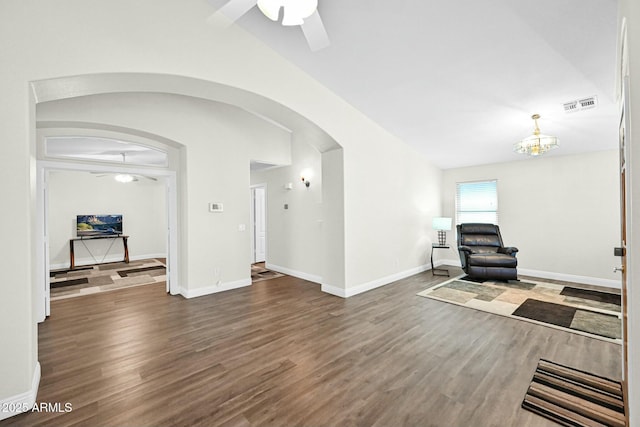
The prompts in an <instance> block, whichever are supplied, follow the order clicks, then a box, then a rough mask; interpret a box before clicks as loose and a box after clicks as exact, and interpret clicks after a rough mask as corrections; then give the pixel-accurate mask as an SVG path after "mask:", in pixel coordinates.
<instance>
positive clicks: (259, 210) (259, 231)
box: [253, 187, 267, 262]
mask: <svg viewBox="0 0 640 427" xmlns="http://www.w3.org/2000/svg"><path fill="white" fill-rule="evenodd" d="M253 199H254V217H253V218H254V228H253V229H254V248H255V262H264V261H265V259H266V246H267V221H266V209H265V207H266V203H265V188H264V187H256V188H254V196H253Z"/></svg>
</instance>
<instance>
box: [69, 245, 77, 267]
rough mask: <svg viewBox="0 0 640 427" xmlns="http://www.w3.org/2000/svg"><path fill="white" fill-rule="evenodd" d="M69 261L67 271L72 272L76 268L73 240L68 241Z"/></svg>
mask: <svg viewBox="0 0 640 427" xmlns="http://www.w3.org/2000/svg"><path fill="white" fill-rule="evenodd" d="M69 261H70V266H69V269H71V270H73V269H74V268H76V255H75V253H74V250H73V240H69Z"/></svg>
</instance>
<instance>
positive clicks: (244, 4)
mask: <svg viewBox="0 0 640 427" xmlns="http://www.w3.org/2000/svg"><path fill="white" fill-rule="evenodd" d="M256 4H257V0H229V1H228V2H227V3H226V4H225V5H224V6H222V7H221V8H220V9H218V10H217V11H216V13H214V14H213V15H211V16H210V17H209V18H208V19H207V22H208V23H213V21H214V20H215V19H216V17H217V16H216V15H223V16H225V17H226V18H227V19H229V20H230V21H231V22H229V23H228V24H229V25H230V24H232V23H234V22H235V21H236V20H237V19H238V18H240V17H241V16H242V15H244V14H245V13H247V12H248V11H249V9H251V8H252V7H254V6H255V5H256Z"/></svg>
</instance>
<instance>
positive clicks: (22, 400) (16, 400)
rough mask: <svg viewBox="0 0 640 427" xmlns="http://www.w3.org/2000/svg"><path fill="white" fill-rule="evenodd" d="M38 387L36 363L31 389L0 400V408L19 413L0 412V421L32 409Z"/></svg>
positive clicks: (38, 364)
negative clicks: (11, 409)
mask: <svg viewBox="0 0 640 427" xmlns="http://www.w3.org/2000/svg"><path fill="white" fill-rule="evenodd" d="M39 386H40V362H36V367H35V369H34V371H33V379H32V380H31V389H30V390H28V391H25V392H24V393H20V394H17V395H15V396H11V397H8V398H6V399H0V408H20V409H21V410H20V411H11V412H2V411H0V420H4V419H6V418H9V417H13V416H14V415H18V414H21V413H23V412H26V411H27V409H29V410H30V409H31V408H33V405H35V404H36V396H37V395H38V387H39Z"/></svg>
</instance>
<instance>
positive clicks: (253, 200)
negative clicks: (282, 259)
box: [249, 183, 268, 264]
mask: <svg viewBox="0 0 640 427" xmlns="http://www.w3.org/2000/svg"><path fill="white" fill-rule="evenodd" d="M256 188H263V189H264V223H265V234H266V224H267V215H268V214H267V206H268V201H267V184H266V183H261V184H254V185H250V186H249V194H250V198H251V202H250V203H251V204H250V214H249V227H250V232H251V255H250V259H251V264H255V263H256V262H257V261H256V218H255V211H256V209H255V206H256V205H255V203H256V198H255V189H256ZM266 239H267V237H266V236H265V246H264V257H265V262H266V259H267V244H266Z"/></svg>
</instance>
